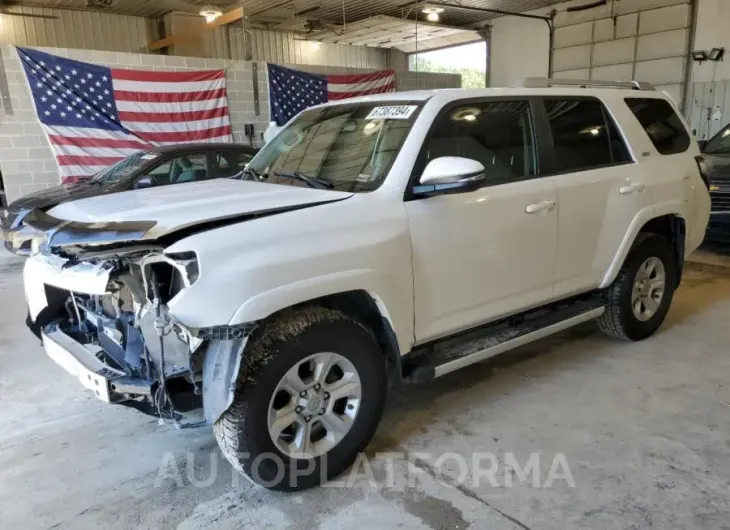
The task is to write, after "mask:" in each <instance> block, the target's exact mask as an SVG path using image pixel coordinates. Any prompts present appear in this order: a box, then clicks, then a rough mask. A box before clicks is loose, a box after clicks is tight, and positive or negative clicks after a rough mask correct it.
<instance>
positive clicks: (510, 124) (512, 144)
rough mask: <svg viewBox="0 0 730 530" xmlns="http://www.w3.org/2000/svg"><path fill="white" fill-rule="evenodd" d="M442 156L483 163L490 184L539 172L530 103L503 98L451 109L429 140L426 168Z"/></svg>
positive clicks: (438, 123)
mask: <svg viewBox="0 0 730 530" xmlns="http://www.w3.org/2000/svg"><path fill="white" fill-rule="evenodd" d="M442 156H460V157H464V158H471V159H474V160H477V161H479V162H481V163H482V165H483V166H484V168H485V170H486V171H485V173H486V177H487V183H491V184H498V183H503V182H509V181H513V180H520V179H523V178H525V177H529V176H534V175H536V174H537V161H536V155H535V142H534V134H533V127H532V117H531V114H530V104H529V102H528V101H502V100H500V101H490V102H481V103H470V104H467V105H459V106H458V107H454V108H451V109H450V110H448V111H447V112H446V113H445V114H444V115H443V116H442V117H441V118H439V120H438V121H437V123H436V125H435V128H434V129H433V130H432V132H431V135H430V137H429V139H428V140H427V141H426V158H425V161H424V162H425V163H423V164H422V165H423V167H425V164H427V163H428V162H429V161H431V160H433V159H435V158H439V157H442ZM421 170H423V168H421Z"/></svg>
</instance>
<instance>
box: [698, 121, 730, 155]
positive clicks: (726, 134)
mask: <svg viewBox="0 0 730 530" xmlns="http://www.w3.org/2000/svg"><path fill="white" fill-rule="evenodd" d="M704 152H705V153H709V154H713V153H716V154H720V153H727V154H730V125H726V126H725V128H724V129H723V130H721V131H720V132H719V133H717V134H716V135H715V136H713V137H712V138H711V139H710V141H709V142H707V145H706V146H705V149H704Z"/></svg>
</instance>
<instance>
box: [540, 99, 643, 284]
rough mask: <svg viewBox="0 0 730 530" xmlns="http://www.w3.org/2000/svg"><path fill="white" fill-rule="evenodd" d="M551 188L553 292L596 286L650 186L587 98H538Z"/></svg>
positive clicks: (608, 119)
mask: <svg viewBox="0 0 730 530" xmlns="http://www.w3.org/2000/svg"><path fill="white" fill-rule="evenodd" d="M543 101H544V109H545V117H546V121H547V124H548V126H547V135H548V136H549V138H550V139H549V141H550V143H551V144H552V145H553V157H552V163H551V169H552V173H553V174H554V175H555V177H554V178H555V186H556V189H557V194H558V255H557V261H556V265H555V296H556V297H557V298H564V297H567V296H570V295H572V294H576V293H580V292H584V291H588V290H591V289H594V288H596V287H598V286H599V285H600V283H601V281H602V280H603V276H604V275H605V272H606V270H607V269H608V267H609V266H610V263H611V262H612V259H613V257H614V256H615V255H616V252H617V251H618V249H619V247H620V245H621V242H622V241H623V238H624V236H625V235H626V233H627V231H628V230H629V226H630V225H631V222H632V221H633V219H634V218H635V217H636V215H637V214H638V212H640V211H641V210H642V209H643V208H646V207H647V206H649V205H651V203H652V198H651V190H650V189H649V188H648V187H647V183H646V182H645V181H644V178H643V174H642V172H641V171H640V168H639V164H637V163H635V161H634V158H633V155H632V154H631V153H630V151H629V149H628V148H627V143H626V141H625V139H624V136H623V134H622V131H621V130H620V129H619V128H618V127H617V125H616V123H617V122H616V120H614V117H613V116H612V115H611V113H610V112H609V110H608V108H607V107H606V106H605V105H604V104H603V103H602V102H601V101H600V100H599V99H597V98H594V97H570V96H568V97H546V98H544V100H543Z"/></svg>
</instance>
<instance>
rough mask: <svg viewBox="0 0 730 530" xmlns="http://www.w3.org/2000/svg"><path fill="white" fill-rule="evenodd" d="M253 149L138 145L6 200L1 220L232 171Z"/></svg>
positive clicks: (5, 223)
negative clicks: (91, 169) (113, 159)
mask: <svg viewBox="0 0 730 530" xmlns="http://www.w3.org/2000/svg"><path fill="white" fill-rule="evenodd" d="M257 151H258V150H257V149H256V148H255V147H249V146H246V145H238V144H204V143H198V144H183V145H174V146H166V147H159V148H155V149H153V150H150V151H141V152H139V153H135V154H133V155H129V156H128V157H127V158H125V159H124V160H122V161H120V162H117V163H116V164H114V165H112V166H109V167H108V168H106V169H104V170H102V171H100V172H99V173H97V174H96V175H94V176H93V177H90V178H88V179H84V180H82V181H80V182H77V183H75V184H61V185H59V186H55V187H53V188H48V189H45V190H42V191H38V192H35V193H31V194H28V195H26V196H24V197H21V198H20V199H18V200H16V201H14V202H12V203H11V204H9V205H8V207H7V211H6V212H5V213H4V214H3V216H2V219H1V220H0V223H1V225H2V227H3V228H5V229H9V228H10V227H12V225H13V223H14V222H15V220H16V219H17V217H18V215H19V214H20V213H21V212H23V211H26V210H30V209H33V208H40V209H42V210H50V209H51V208H53V207H54V206H56V205H58V204H61V203H64V202H69V201H74V200H77V199H85V198H87V197H95V196H98V195H107V194H109V193H118V192H120V191H128V190H133V189H140V188H151V187H154V186H167V185H170V184H181V183H184V182H193V181H198V180H208V179H214V178H227V177H234V176H236V175H237V174H239V173H241V172H242V171H243V169H244V167H245V166H246V164H248V163H249V162H250V161H251V159H252V158H253V156H254V155H255V154H256V152H257ZM5 247H6V248H7V249H8V250H9V251H10V252H14V253H16V254H27V252H28V250H29V249H27V248H20V249H12V248H11V246H10V243H9V242H5Z"/></svg>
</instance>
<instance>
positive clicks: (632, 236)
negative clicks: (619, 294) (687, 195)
mask: <svg viewBox="0 0 730 530" xmlns="http://www.w3.org/2000/svg"><path fill="white" fill-rule="evenodd" d="M685 209H686V203H685V202H684V201H668V202H662V203H659V204H655V205H653V206H649V207H648V208H644V209H643V210H641V211H640V212H639V213H638V214H637V215H636V217H634V219H633V221H631V225H629V229H628V230H627V231H626V235H624V238H623V240H622V241H621V246H620V247H619V249H618V252H617V253H616V256H614V258H613V261H612V262H611V265H610V267H609V268H608V270H607V271H606V274H605V275H604V277H603V281H602V282H601V285H600V287H599V288H600V289H604V288H606V287H608V286H609V285H611V284H612V283H613V281H614V280H615V279H616V277H617V276H618V273H619V271H620V270H621V267H622V266H623V264H624V261H626V257H627V256H628V255H629V251H630V250H631V246H632V245H633V244H634V241H635V240H636V236H638V235H639V232H641V229H642V228H643V227H644V225H646V223H648V222H649V221H651V220H652V219H656V218H657V217H661V216H663V215H676V216H678V217H681V218H684V212H685Z"/></svg>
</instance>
